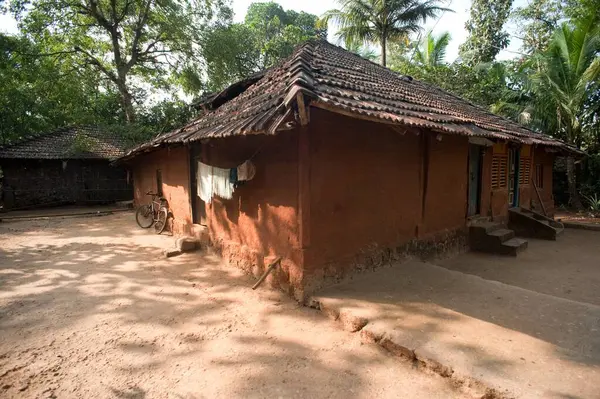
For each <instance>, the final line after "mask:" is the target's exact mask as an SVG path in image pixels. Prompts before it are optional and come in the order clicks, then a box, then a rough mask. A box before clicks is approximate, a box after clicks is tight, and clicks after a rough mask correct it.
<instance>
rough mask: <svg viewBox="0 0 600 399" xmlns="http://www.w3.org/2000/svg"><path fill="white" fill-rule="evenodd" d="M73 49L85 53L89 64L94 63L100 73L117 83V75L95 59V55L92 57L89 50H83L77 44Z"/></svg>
mask: <svg viewBox="0 0 600 399" xmlns="http://www.w3.org/2000/svg"><path fill="white" fill-rule="evenodd" d="M75 51H76V52H79V53H81V54H83V55H85V57H86V58H87V59H88V61H89V63H90V64H91V65H95V66H96V67H97V68H98V69H99V70H100V71H101V72H102V73H104V74H105V75H106V76H107V77H108V78H109V79H110V80H111V81H112V82H113V83H115V84H118V83H119V79H118V77H117V75H115V73H114V72H113V71H111V70H109V69H108V68H106V67H105V66H104V65H103V64H102V62H101V61H100V60H99V59H97V58H96V57H94V56H93V55H92V54H90V53H89V52H87V51H85V50H84V49H82V48H81V47H79V46H77V47H75Z"/></svg>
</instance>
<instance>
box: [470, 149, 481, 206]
mask: <svg viewBox="0 0 600 399" xmlns="http://www.w3.org/2000/svg"><path fill="white" fill-rule="evenodd" d="M481 153H482V151H481V146H478V145H475V144H469V193H468V196H469V197H468V202H469V203H468V209H467V216H474V215H478V214H479V213H480V212H481V210H480V207H481Z"/></svg>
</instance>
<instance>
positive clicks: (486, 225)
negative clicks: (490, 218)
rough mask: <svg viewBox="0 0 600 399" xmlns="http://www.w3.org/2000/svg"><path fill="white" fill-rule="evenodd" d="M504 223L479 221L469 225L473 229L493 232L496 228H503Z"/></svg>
mask: <svg viewBox="0 0 600 399" xmlns="http://www.w3.org/2000/svg"><path fill="white" fill-rule="evenodd" d="M503 228H504V225H503V224H502V223H497V222H477V223H473V224H472V225H470V226H469V229H470V230H471V231H477V232H485V233H488V234H489V233H491V232H493V231H496V230H500V229H503Z"/></svg>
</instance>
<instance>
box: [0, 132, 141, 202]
mask: <svg viewBox="0 0 600 399" xmlns="http://www.w3.org/2000/svg"><path fill="white" fill-rule="evenodd" d="M125 148H126V143H125V141H124V140H123V139H122V138H121V137H120V135H118V134H116V133H113V132H110V131H107V130H103V129H100V128H97V127H90V126H80V127H67V128H63V129H59V130H57V131H54V132H51V133H47V134H42V135H39V136H36V137H32V138H28V139H26V140H23V141H20V142H17V143H15V144H13V145H9V146H6V147H3V148H0V169H1V170H2V200H3V206H4V209H5V210H11V209H26V208H32V207H40V206H57V205H64V204H87V205H94V204H106V203H111V202H116V201H126V200H131V199H132V197H133V191H132V182H131V179H130V178H129V174H128V171H127V170H126V169H124V168H122V167H115V166H113V165H111V164H110V162H111V161H112V160H114V159H115V158H118V157H120V156H123V155H124V153H125Z"/></svg>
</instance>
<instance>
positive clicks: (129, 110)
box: [117, 80, 135, 124]
mask: <svg viewBox="0 0 600 399" xmlns="http://www.w3.org/2000/svg"><path fill="white" fill-rule="evenodd" d="M117 86H118V88H119V94H120V95H121V107H122V108H123V112H125V121H126V122H127V124H130V123H133V122H135V109H134V108H133V96H132V95H131V93H129V89H128V88H127V85H126V84H125V81H124V80H122V81H120V82H119V84H118V85H117Z"/></svg>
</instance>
